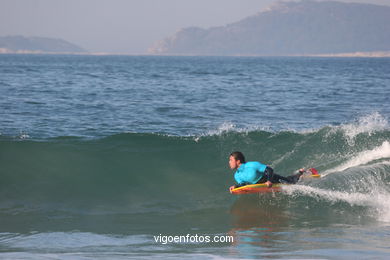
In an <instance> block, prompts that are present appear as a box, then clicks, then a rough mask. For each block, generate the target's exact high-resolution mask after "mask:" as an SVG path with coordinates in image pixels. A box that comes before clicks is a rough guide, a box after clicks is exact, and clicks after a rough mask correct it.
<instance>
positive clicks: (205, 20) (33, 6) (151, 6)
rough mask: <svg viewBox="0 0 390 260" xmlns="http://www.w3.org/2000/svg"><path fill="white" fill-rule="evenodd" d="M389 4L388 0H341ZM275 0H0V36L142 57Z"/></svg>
mask: <svg viewBox="0 0 390 260" xmlns="http://www.w3.org/2000/svg"><path fill="white" fill-rule="evenodd" d="M343 1H344V2H365V3H375V4H387V5H390V0H343ZM274 2H278V1H277V0H0V36H6V35H24V36H43V37H54V38H62V39H64V40H67V41H70V42H72V43H75V44H77V45H80V46H81V47H83V48H85V49H87V50H89V51H92V52H111V53H133V54H135V53H145V52H146V51H147V49H148V48H149V47H150V46H152V45H153V44H154V43H155V42H156V41H158V40H161V39H163V38H165V37H167V36H170V35H172V34H173V33H175V32H176V31H177V30H179V29H180V28H183V27H188V26H200V27H204V28H208V27H211V26H220V25H225V24H227V23H232V22H235V21H238V20H240V19H243V18H245V17H247V16H249V15H253V14H256V13H257V12H259V11H261V10H262V9H263V8H265V7H267V6H269V5H270V4H272V3H274Z"/></svg>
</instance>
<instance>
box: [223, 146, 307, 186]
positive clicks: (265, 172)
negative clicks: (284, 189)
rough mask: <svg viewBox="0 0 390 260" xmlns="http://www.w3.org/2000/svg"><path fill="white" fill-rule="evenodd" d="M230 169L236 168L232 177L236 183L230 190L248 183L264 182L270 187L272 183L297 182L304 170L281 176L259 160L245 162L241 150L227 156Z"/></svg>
mask: <svg viewBox="0 0 390 260" xmlns="http://www.w3.org/2000/svg"><path fill="white" fill-rule="evenodd" d="M229 166H230V169H232V170H234V169H235V170H236V172H235V173H234V179H235V180H236V182H237V183H238V184H237V185H233V186H231V187H230V191H231V190H232V189H234V188H238V187H240V186H244V185H248V184H257V183H265V184H266V185H267V187H269V188H270V187H272V183H290V184H294V183H297V182H298V180H299V178H300V177H301V176H302V174H303V173H304V172H305V170H304V169H300V170H299V173H298V174H294V175H291V176H287V177H283V176H280V175H278V174H276V173H274V170H273V169H272V168H271V167H269V166H267V165H265V164H262V163H260V162H246V161H245V157H244V155H243V154H242V153H241V152H238V151H237V152H232V153H231V154H230V156H229Z"/></svg>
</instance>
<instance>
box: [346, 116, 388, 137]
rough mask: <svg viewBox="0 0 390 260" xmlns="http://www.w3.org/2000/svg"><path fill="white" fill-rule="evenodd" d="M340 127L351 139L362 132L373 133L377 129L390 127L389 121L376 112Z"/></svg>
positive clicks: (381, 129)
mask: <svg viewBox="0 0 390 260" xmlns="http://www.w3.org/2000/svg"><path fill="white" fill-rule="evenodd" d="M340 128H341V129H342V130H343V131H344V133H345V135H346V136H347V137H348V138H349V139H353V138H355V137H356V136H357V135H359V134H361V133H366V134H369V135H371V134H373V133H375V132H377V131H383V130H386V129H388V128H389V122H388V121H387V120H386V118H384V117H383V116H382V115H381V114H379V113H378V112H375V113H372V114H369V115H366V116H363V117H361V118H359V119H358V120H357V121H356V122H353V123H350V124H344V125H341V126H340Z"/></svg>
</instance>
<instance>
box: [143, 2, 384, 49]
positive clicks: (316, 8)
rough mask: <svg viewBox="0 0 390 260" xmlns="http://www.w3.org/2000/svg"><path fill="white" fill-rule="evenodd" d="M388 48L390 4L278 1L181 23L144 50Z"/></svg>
mask: <svg viewBox="0 0 390 260" xmlns="http://www.w3.org/2000/svg"><path fill="white" fill-rule="evenodd" d="M376 51H390V7H388V6H379V5H371V4H356V3H341V2H334V1H328V2H317V1H308V0H306V1H301V2H279V3H277V4H274V5H272V6H270V7H269V8H268V9H266V10H264V11H262V12H260V13H258V14H256V15H254V16H251V17H248V18H246V19H243V20H241V21H239V22H236V23H232V24H229V25H226V26H220V27H213V28H209V29H202V28H197V27H190V28H184V29H181V30H179V31H178V32H177V33H176V34H174V35H173V36H171V37H169V38H166V39H165V40H162V41H160V42H158V43H157V44H156V45H155V46H153V47H152V48H150V49H149V52H150V53H153V54H178V55H277V56H279V55H311V54H327V53H329V54H335V53H351V52H376Z"/></svg>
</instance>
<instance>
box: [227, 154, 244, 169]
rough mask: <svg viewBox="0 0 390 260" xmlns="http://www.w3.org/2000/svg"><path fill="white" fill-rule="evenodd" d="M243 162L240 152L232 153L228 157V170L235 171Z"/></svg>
mask: <svg viewBox="0 0 390 260" xmlns="http://www.w3.org/2000/svg"><path fill="white" fill-rule="evenodd" d="M245 162H246V161H245V157H244V155H243V154H242V152H238V151H237V152H232V153H231V154H230V156H229V166H230V169H237V168H238V167H240V165H241V164H242V163H245Z"/></svg>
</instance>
